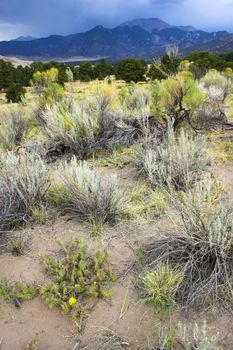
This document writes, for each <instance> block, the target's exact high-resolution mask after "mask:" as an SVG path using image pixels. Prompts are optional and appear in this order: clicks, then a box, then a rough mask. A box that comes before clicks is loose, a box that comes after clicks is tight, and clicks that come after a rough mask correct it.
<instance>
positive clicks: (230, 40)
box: [187, 34, 233, 53]
mask: <svg viewBox="0 0 233 350" xmlns="http://www.w3.org/2000/svg"><path fill="white" fill-rule="evenodd" d="M193 49H194V50H200V51H211V52H215V53H228V52H233V34H230V35H227V36H220V37H217V38H214V39H213V40H211V41H208V42H207V43H204V44H201V45H195V46H194V47H193ZM189 51H190V50H187V52H189Z"/></svg>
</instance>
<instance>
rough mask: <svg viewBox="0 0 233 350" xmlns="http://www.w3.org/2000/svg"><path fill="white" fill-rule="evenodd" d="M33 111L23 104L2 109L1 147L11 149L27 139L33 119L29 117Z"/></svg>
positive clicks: (0, 126)
mask: <svg viewBox="0 0 233 350" xmlns="http://www.w3.org/2000/svg"><path fill="white" fill-rule="evenodd" d="M31 113H32V111H30V110H29V109H26V110H25V109H24V108H23V107H22V106H17V107H14V108H5V109H3V110H1V121H0V148H2V149H3V150H5V151H11V150H12V149H13V148H14V147H15V146H20V145H21V144H22V143H23V141H25V139H26V138H27V136H28V134H29V131H30V128H31V123H32V121H31V120H30V117H28V115H29V116H30V115H31Z"/></svg>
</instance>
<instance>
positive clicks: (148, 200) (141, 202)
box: [122, 184, 168, 223]
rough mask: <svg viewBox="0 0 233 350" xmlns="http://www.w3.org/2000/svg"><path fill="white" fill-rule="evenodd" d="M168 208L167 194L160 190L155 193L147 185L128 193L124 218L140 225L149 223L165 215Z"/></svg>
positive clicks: (157, 189)
mask: <svg viewBox="0 0 233 350" xmlns="http://www.w3.org/2000/svg"><path fill="white" fill-rule="evenodd" d="M167 206H168V201H167V198H166V194H165V192H164V191H162V190H161V189H159V188H156V189H155V190H154V191H153V190H151V189H150V188H149V187H148V186H147V185H146V184H142V185H139V186H134V187H133V188H132V189H131V190H130V191H129V193H128V202H127V204H126V205H125V206H124V209H123V213H122V214H123V216H124V217H126V218H127V219H133V220H136V221H138V222H139V223H147V222H148V221H150V220H152V219H153V218H155V217H157V216H159V215H161V214H163V213H164V212H165V211H166V209H167Z"/></svg>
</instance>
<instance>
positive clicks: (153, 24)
mask: <svg viewBox="0 0 233 350" xmlns="http://www.w3.org/2000/svg"><path fill="white" fill-rule="evenodd" d="M126 26H127V27H141V28H143V29H144V30H146V31H147V32H150V33H152V32H153V30H162V29H166V28H169V27H170V24H168V23H166V22H164V21H162V20H161V19H159V18H136V19H134V20H132V21H127V22H124V23H122V24H120V27H126Z"/></svg>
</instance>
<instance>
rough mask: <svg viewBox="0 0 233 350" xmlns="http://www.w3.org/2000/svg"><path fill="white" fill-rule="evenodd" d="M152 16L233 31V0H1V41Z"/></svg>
mask: <svg viewBox="0 0 233 350" xmlns="http://www.w3.org/2000/svg"><path fill="white" fill-rule="evenodd" d="M148 17H157V18H160V19H162V20H165V21H167V22H168V23H170V24H174V25H187V24H189V25H193V26H195V27H197V28H199V29H203V30H208V31H216V30H228V31H229V32H233V20H232V19H233V0H0V40H10V39H13V38H16V37H18V36H20V35H32V36H36V37H44V36H48V35H51V34H62V35H67V34H73V33H78V32H81V31H86V30H88V29H91V28H92V27H94V26H96V25H103V26H106V27H110V28H111V27H114V26H116V25H118V24H120V23H122V22H124V21H127V20H131V19H134V18H148Z"/></svg>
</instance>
